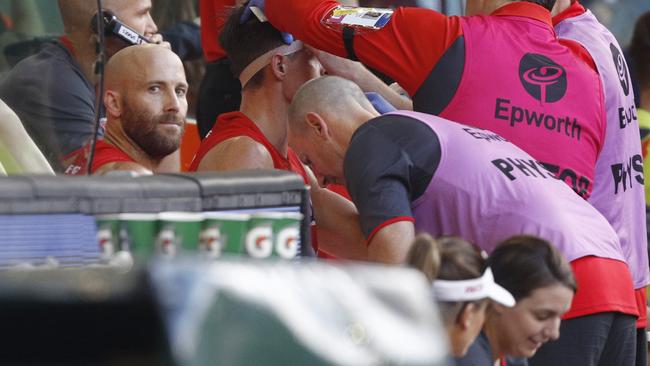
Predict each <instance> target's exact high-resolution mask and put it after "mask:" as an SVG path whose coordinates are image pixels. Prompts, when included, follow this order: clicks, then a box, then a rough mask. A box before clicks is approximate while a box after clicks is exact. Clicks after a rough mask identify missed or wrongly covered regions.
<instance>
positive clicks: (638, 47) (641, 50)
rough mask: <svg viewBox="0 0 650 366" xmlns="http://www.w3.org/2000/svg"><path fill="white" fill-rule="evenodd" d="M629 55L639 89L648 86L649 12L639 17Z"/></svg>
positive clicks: (649, 54)
mask: <svg viewBox="0 0 650 366" xmlns="http://www.w3.org/2000/svg"><path fill="white" fill-rule="evenodd" d="M630 56H631V58H632V60H633V62H634V67H635V70H636V73H637V78H638V80H639V85H640V86H641V89H645V88H648V87H650V12H647V13H645V14H643V15H641V16H640V17H639V19H638V20H637V21H636V25H635V26H634V35H633V36H632V42H631V43H630Z"/></svg>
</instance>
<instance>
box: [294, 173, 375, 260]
mask: <svg viewBox="0 0 650 366" xmlns="http://www.w3.org/2000/svg"><path fill="white" fill-rule="evenodd" d="M305 171H306V172H307V176H308V179H309V185H310V186H311V192H310V194H311V202H312V206H313V209H314V218H315V219H316V225H317V228H318V231H317V237H318V248H319V249H322V250H324V251H325V252H326V253H328V254H332V255H334V256H336V257H337V258H340V259H351V260H359V261H365V260H368V248H367V247H366V243H365V237H364V236H363V232H361V226H360V224H359V213H358V212H357V208H356V207H355V206H354V204H353V203H352V202H350V201H348V200H347V199H346V198H344V197H342V196H341V195H339V194H338V193H335V192H332V191H330V190H329V189H325V188H321V187H320V186H319V184H318V180H317V179H316V176H315V175H314V173H313V172H312V171H311V169H309V168H308V167H305Z"/></svg>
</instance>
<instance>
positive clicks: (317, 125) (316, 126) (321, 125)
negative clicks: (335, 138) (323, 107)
mask: <svg viewBox="0 0 650 366" xmlns="http://www.w3.org/2000/svg"><path fill="white" fill-rule="evenodd" d="M305 119H306V120H307V126H309V128H311V130H312V131H314V132H315V133H316V135H317V136H319V137H321V138H323V139H325V140H327V139H329V138H330V137H331V136H330V130H329V127H328V126H327V122H325V119H324V118H323V117H322V116H321V115H320V114H318V113H316V112H309V113H307V115H306V116H305Z"/></svg>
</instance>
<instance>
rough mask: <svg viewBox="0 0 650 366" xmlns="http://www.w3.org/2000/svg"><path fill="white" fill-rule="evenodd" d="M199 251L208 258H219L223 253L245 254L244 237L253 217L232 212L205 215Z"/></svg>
mask: <svg viewBox="0 0 650 366" xmlns="http://www.w3.org/2000/svg"><path fill="white" fill-rule="evenodd" d="M203 216H204V219H203V230H202V231H201V236H200V241H199V251H201V252H202V253H204V254H205V256H207V257H208V258H218V257H220V256H221V254H222V253H228V254H235V255H241V254H242V253H244V236H245V235H246V232H247V231H248V222H249V220H250V218H251V215H248V214H241V213H230V212H206V213H204V215H203Z"/></svg>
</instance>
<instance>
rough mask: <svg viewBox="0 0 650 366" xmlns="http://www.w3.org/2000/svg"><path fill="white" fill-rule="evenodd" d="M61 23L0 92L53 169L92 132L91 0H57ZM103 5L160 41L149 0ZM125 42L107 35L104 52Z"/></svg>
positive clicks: (113, 0)
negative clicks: (57, 34) (55, 36)
mask: <svg viewBox="0 0 650 366" xmlns="http://www.w3.org/2000/svg"><path fill="white" fill-rule="evenodd" d="M58 3H59V9H60V11H61V16H62V19H63V24H64V27H65V35H64V36H63V37H62V38H61V39H60V42H58V43H55V44H52V45H49V46H47V47H45V48H44V49H43V50H41V51H40V52H39V53H37V54H36V55H34V56H31V57H29V58H27V59H25V60H23V61H22V62H20V63H19V64H18V65H16V67H14V69H13V70H12V71H11V72H10V73H9V74H8V75H7V77H6V78H5V79H4V80H3V81H2V83H0V98H1V99H3V100H4V101H5V102H6V103H7V104H8V105H9V106H10V107H11V108H12V109H13V110H14V111H15V112H16V113H17V114H18V116H19V117H20V119H21V121H22V122H23V123H24V125H25V128H26V129H27V131H28V132H29V134H30V135H31V136H32V138H33V139H34V141H35V142H36V144H37V145H38V146H39V147H40V149H41V150H42V151H43V153H44V154H45V156H46V157H47V159H48V160H49V161H50V163H51V164H52V165H53V166H54V167H55V169H56V170H58V171H61V170H62V169H61V168H62V167H63V166H65V164H64V163H62V161H66V160H71V159H73V158H74V155H75V154H76V153H77V152H78V151H77V150H78V149H79V148H80V147H81V146H83V144H84V143H85V142H86V141H87V140H88V139H89V138H90V137H91V136H92V134H93V132H94V116H95V107H94V102H95V83H96V76H95V73H94V70H93V65H94V62H95V60H96V58H97V56H96V43H97V36H96V35H95V34H94V30H93V28H92V26H91V19H92V18H93V16H94V15H95V14H96V13H97V9H96V3H95V2H94V1H88V0H59V2H58ZM104 8H105V9H107V10H110V11H112V12H114V13H115V14H116V15H117V17H118V18H119V19H120V20H122V22H124V23H125V24H127V25H128V26H130V27H131V28H133V29H134V30H135V31H137V32H139V33H140V34H142V35H144V36H145V37H147V38H149V39H151V40H152V42H160V41H162V37H161V36H160V35H158V34H157V32H158V29H157V27H156V25H155V23H154V21H153V20H152V19H151V16H150V14H149V10H150V9H151V0H105V1H104ZM126 46H127V44H125V43H123V42H121V41H117V39H115V38H114V37H107V55H108V56H109V57H110V56H111V55H112V54H113V53H114V52H117V51H118V50H119V49H121V48H124V47H126Z"/></svg>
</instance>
